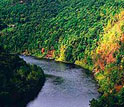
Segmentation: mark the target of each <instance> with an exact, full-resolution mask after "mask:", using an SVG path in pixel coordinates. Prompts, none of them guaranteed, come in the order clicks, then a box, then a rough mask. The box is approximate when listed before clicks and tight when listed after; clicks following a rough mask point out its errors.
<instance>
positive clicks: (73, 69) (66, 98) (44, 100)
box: [21, 56, 99, 107]
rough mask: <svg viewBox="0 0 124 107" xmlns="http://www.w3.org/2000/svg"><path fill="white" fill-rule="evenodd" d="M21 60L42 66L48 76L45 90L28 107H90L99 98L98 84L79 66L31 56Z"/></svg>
mask: <svg viewBox="0 0 124 107" xmlns="http://www.w3.org/2000/svg"><path fill="white" fill-rule="evenodd" d="M21 58H23V59H24V60H25V61H26V62H27V63H30V64H35V65H37V66H40V67H41V68H42V69H43V70H44V72H45V75H46V82H45V84H44V86H43V89H42V90H41V91H40V92H39V94H38V96H37V97H36V98H35V99H34V100H33V101H31V102H29V103H28V104H27V107H89V101H90V100H92V99H93V98H98V96H99V93H98V92H97V85H96V82H95V81H94V80H93V78H92V76H91V75H90V74H89V73H88V74H87V73H86V72H87V71H86V70H84V69H82V68H80V67H79V66H75V65H74V64H65V63H62V62H55V61H54V60H46V59H36V58H34V57H30V56H21Z"/></svg>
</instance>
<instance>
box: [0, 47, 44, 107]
mask: <svg viewBox="0 0 124 107" xmlns="http://www.w3.org/2000/svg"><path fill="white" fill-rule="evenodd" d="M0 80H1V81H0V107H17V106H18V107H25V105H26V104H27V102H29V101H30V100H32V99H33V98H34V97H36V96H37V94H38V92H39V91H40V89H41V87H42V86H43V84H44V81H45V77H44V74H43V71H42V70H41V68H39V67H37V66H35V65H27V64H26V62H24V61H23V60H22V59H20V58H19V57H18V56H16V55H10V54H6V53H4V52H2V49H0ZM34 90H35V91H34Z"/></svg>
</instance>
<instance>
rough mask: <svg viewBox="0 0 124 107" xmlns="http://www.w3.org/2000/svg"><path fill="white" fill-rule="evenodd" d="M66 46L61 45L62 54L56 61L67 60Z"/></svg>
mask: <svg viewBox="0 0 124 107" xmlns="http://www.w3.org/2000/svg"><path fill="white" fill-rule="evenodd" d="M65 48H66V46H65V45H61V48H60V56H59V58H57V59H56V61H65Z"/></svg>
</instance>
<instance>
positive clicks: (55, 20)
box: [0, 0, 124, 107]
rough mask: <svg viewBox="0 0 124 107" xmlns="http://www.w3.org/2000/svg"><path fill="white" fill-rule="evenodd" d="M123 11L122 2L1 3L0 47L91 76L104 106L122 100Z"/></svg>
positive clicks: (23, 0) (22, 0)
mask: <svg viewBox="0 0 124 107" xmlns="http://www.w3.org/2000/svg"><path fill="white" fill-rule="evenodd" d="M123 10H124V0H1V1H0V36H1V37H0V45H2V46H3V47H4V48H5V50H8V51H10V52H11V53H24V54H30V55H34V56H40V57H46V58H54V59H56V60H59V61H65V62H66V61H67V62H71V63H75V64H78V65H81V66H82V67H85V68H87V69H89V70H92V71H94V76H95V78H96V80H97V81H98V83H99V85H100V88H99V91H100V92H102V93H103V97H102V98H101V99H100V101H98V102H100V104H101V105H103V103H105V102H106V100H104V99H105V96H106V97H108V99H109V98H110V99H111V98H112V97H114V98H115V97H116V98H117V99H120V98H121V97H122V95H123V94H122V93H123V87H124V77H123V75H124V20H123V19H124V11H123ZM121 92H122V93H121ZM120 93H121V94H120ZM110 94H111V95H113V96H112V97H111V96H110ZM109 96H110V97H109ZM117 96H119V97H120V98H118V97H117ZM121 99H122V98H121ZM108 101H109V102H106V105H107V104H108V105H110V100H108ZM122 101H123V99H122ZM122 101H120V100H119V103H118V101H117V104H115V105H116V106H120V105H123V104H122V103H120V102H122ZM115 102H116V101H115ZM92 104H95V107H97V106H98V107H101V105H97V101H93V103H92ZM111 105H112V106H115V105H114V102H113V103H112V104H111ZM106 107H107V106H106Z"/></svg>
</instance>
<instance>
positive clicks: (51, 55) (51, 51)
mask: <svg viewBox="0 0 124 107" xmlns="http://www.w3.org/2000/svg"><path fill="white" fill-rule="evenodd" d="M54 52H55V50H50V51H48V53H47V55H46V58H52V57H53V55H54Z"/></svg>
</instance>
